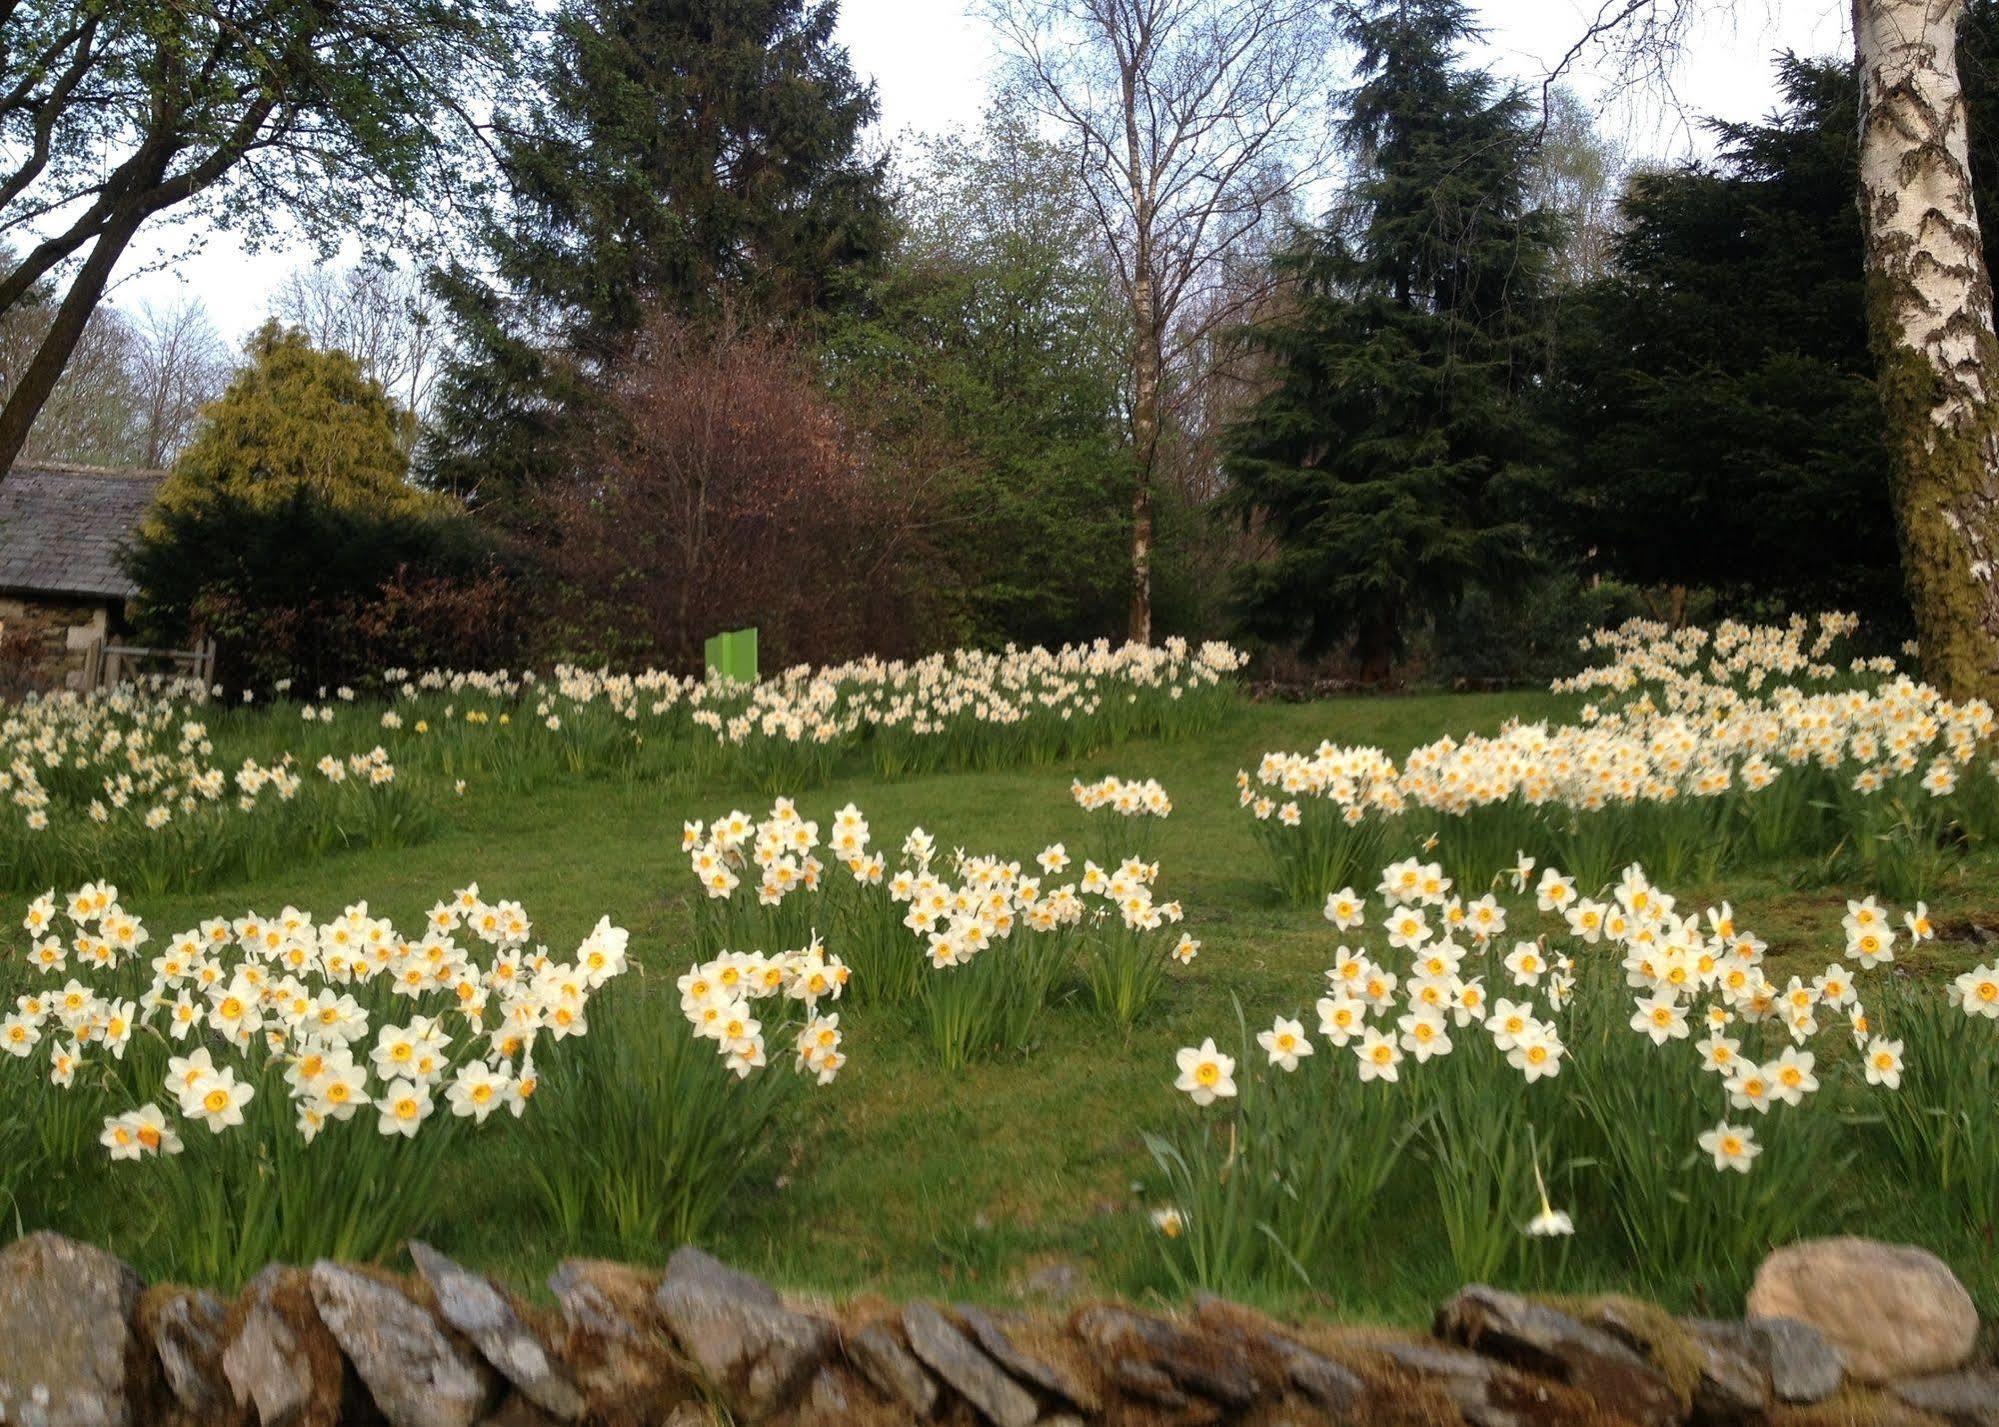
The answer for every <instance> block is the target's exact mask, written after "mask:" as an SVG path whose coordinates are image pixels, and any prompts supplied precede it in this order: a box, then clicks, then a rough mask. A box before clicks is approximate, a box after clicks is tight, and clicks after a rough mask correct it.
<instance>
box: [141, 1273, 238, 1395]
mask: <svg viewBox="0 0 1999 1427" xmlns="http://www.w3.org/2000/svg"><path fill="white" fill-rule="evenodd" d="M228 1316H229V1314H228V1309H227V1308H225V1307H224V1306H223V1303H222V1300H221V1299H219V1298H217V1297H216V1296H215V1295H214V1294H212V1293H203V1292H201V1291H199V1290H194V1289H190V1290H183V1291H181V1292H179V1293H175V1294H173V1295H172V1296H171V1297H168V1298H164V1299H161V1300H159V1301H157V1302H154V1303H150V1304H147V1305H145V1306H143V1307H142V1308H141V1310H140V1321H141V1322H142V1323H143V1324H144V1325H145V1329H146V1335H147V1336H148V1337H149V1338H151V1339H152V1341H153V1354H154V1356H156V1357H157V1358H158V1359H159V1360H160V1375H161V1376H162V1377H164V1378H165V1379H166V1384H167V1390H168V1391H169V1392H171V1393H172V1394H173V1395H174V1400H175V1401H176V1402H178V1403H179V1404H180V1405H181V1406H182V1407H184V1408H186V1409H187V1410H188V1411H189V1412H193V1413H196V1414H205V1415H212V1414H214V1413H216V1412H219V1411H220V1410H222V1408H223V1406H224V1405H225V1403H226V1401H227V1397H228V1394H227V1390H226V1389H225V1387H224V1385H223V1384H222V1383H221V1382H220V1381H219V1380H218V1378H217V1373H218V1372H219V1370H220V1367H221V1358H222V1330H223V1327H224V1320H225V1319H227V1317H228Z"/></svg>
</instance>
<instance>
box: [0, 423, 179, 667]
mask: <svg viewBox="0 0 1999 1427" xmlns="http://www.w3.org/2000/svg"><path fill="white" fill-rule="evenodd" d="M165 478H166V473H165V472H164V471H144V470H109V469H106V468H104V467H99V466H72V465H64V464H59V463H56V462H41V463H37V464H35V465H21V466H16V467H15V468H14V469H13V471H12V472H11V473H9V475H8V476H7V478H6V479H5V480H4V481H0V682H5V683H20V684H27V685H30V686H40V687H57V688H61V687H65V686H67V687H71V688H76V687H82V686H84V685H85V684H87V683H90V682H95V677H96V674H97V671H98V670H99V668H100V667H101V659H102V651H103V648H104V646H105V644H106V642H107V641H108V639H109V638H110V637H111V636H113V635H115V634H117V633H118V632H119V631H121V630H122V629H123V627H124V622H125V605H126V601H128V600H129V599H130V598H131V597H132V595H133V594H134V593H135V590H134V588H133V585H132V582H131V580H130V579H128V578H127V577H126V575H125V572H124V570H123V569H121V568H120V567H119V553H120V551H121V549H122V548H123V546H124V545H125V543H126V542H127V541H129V540H130V539H131V538H132V537H133V535H134V534H135V533H136V532H137V531H138V528H139V522H140V521H141V520H142V519H143V518H144V517H145V514H146V512H147V510H148V509H150V508H151V506H152V503H153V497H154V495H155V493H156V492H157V491H158V490H159V485H160V482H161V481H162V480H164V479H165Z"/></svg>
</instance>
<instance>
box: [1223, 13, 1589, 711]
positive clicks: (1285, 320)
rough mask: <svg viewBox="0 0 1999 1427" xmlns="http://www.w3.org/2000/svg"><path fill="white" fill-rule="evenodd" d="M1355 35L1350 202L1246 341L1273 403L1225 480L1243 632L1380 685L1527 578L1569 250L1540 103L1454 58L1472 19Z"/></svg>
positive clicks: (1392, 18)
mask: <svg viewBox="0 0 1999 1427" xmlns="http://www.w3.org/2000/svg"><path fill="white" fill-rule="evenodd" d="M1347 28H1348V32H1349V38H1350V39H1351V40H1352V42H1353V43H1354V45H1355V46H1356V48H1357V50H1358V52H1359V61H1360V68H1359V72H1360V75H1361V83H1360V84H1359V85H1358V87H1356V88H1355V89H1354V90H1353V91H1352V92H1351V93H1350V94H1349V95H1348V96H1347V109H1348V112H1347V117H1346V118H1345V119H1344V121H1343V122H1342V133H1341V137H1342V139H1343V141H1344V143H1345V145H1346V147H1347V148H1348V150H1349V152H1350V154H1351V156H1352V159H1353V162H1354V165H1355V169H1356V180H1355V183H1354V186H1353V189H1352V193H1351V197H1350V199H1349V200H1348V201H1347V202H1346V203H1345V204H1344V205H1342V206H1341V207H1340V208H1339V209H1337V210H1336V211H1335V212H1334V213H1333V214H1332V215H1330V217H1329V218H1328V219H1327V221H1326V222H1325V223H1324V224H1323V225H1322V226H1321V227H1320V228H1319V229H1318V230H1317V231H1314V232H1312V233H1309V234H1307V235H1305V236H1304V237H1303V238H1302V239H1301V241H1300V242H1299V243H1298V244H1297V245H1296V246H1295V248H1294V249H1293V250H1291V251H1290V252H1289V253H1288V254H1286V255H1285V256H1284V257H1283V258H1282V259H1281V265H1282V268H1283V270H1284V273H1285V275H1286V276H1287V277H1288V278H1289V279H1290V288H1289V291H1288V293H1287V295H1286V299H1285V301H1284V302H1283V304H1282V305H1281V306H1280V308H1279V310H1278V312H1277V314H1276V315H1275V316H1274V317H1272V318H1271V319H1269V320H1267V321H1266V322H1264V323H1263V324H1261V325H1260V326H1258V327H1257V328H1255V329H1253V330H1252V331H1251V332H1250V333H1249V340H1250V341H1251V342H1252V343H1253V345H1254V346H1255V347H1256V348H1257V349H1258V350H1260V351H1261V352H1263V353H1264V354H1266V355H1267V356H1268V358H1269V359H1270V361H1271V363H1272V368H1273V370H1272V373H1271V376H1272V381H1273V386H1272V389H1271V390H1270V392H1269V393H1268V394H1267V395H1266V396H1265V397H1264V398H1263V399H1262V400H1260V401H1259V402H1257V403H1256V404H1255V405H1254V406H1253V407H1252V408H1251V409H1250V411H1249V413H1248V414H1247V415H1246V416H1245V417H1244V418H1243V419H1242V420H1241V421H1240V422H1239V423H1237V425H1236V426H1235V427H1234V428H1233V429H1232V430H1231V432H1230V435H1229V441H1228V456H1227V461H1226V469H1227V472H1228V475H1229V478H1230V481H1231V486H1232V489H1231V493H1230V497H1229V499H1230V502H1231V503H1232V505H1233V507H1234V509H1235V510H1236V511H1237V512H1238V513H1239V514H1240V515H1241V516H1242V518H1243V519H1244V520H1245V521H1246V522H1247V523H1248V524H1249V525H1250V526H1251V527H1252V528H1253V529H1255V530H1257V531H1258V532H1259V533H1260V534H1261V535H1262V536H1263V537H1264V538H1265V540H1266V541H1267V543H1268V544H1269V546H1270V553H1269V554H1268V555H1267V556H1266V557H1264V558H1262V559H1259V560H1256V561H1253V562H1252V563H1249V564H1247V565H1246V566H1245V567H1244V568H1243V569H1242V570H1241V571H1239V584H1238V590H1237V600H1238V613H1239V616H1240V618H1241V620H1242V623H1243V625H1244V627H1245V629H1246V630H1247V631H1248V632H1250V633H1253V634H1256V635H1260V636H1263V637H1265V638H1270V639H1276V640H1289V639H1294V638H1297V639H1301V640H1302V645H1303V650H1304V652H1306V653H1308V654H1316V653H1323V652H1326V651H1330V650H1335V649H1339V648H1343V647H1345V646H1347V645H1348V644H1349V642H1351V645H1352V648H1353V651H1354V654H1355V656H1356V658H1357V659H1358V661H1359V664H1360V667H1361V670H1362V673H1363V676H1364V677H1366V678H1368V679H1371V680H1372V679H1379V678H1381V677H1384V676H1385V675H1386V673H1387V672H1388V668H1389V664H1390V661H1391V660H1392V659H1393V658H1394V657H1395V656H1396V655H1397V654H1398V653H1400V652H1401V651H1402V650H1403V649H1404V647H1405V644H1406V640H1407V637H1408V635H1409V633H1410V632H1411V630H1412V629H1414V628H1415V627H1417V626H1418V625H1419V624H1420V623H1421V622H1422V621H1423V620H1425V619H1426V618H1433V617H1438V616H1442V615H1445V614H1446V613H1447V612H1448V611H1449V610H1450V609H1451V607H1452V606H1453V605H1454V604H1455V603H1456V602H1457V601H1458V599H1459V598H1461V597H1462V595H1463V594H1464V593H1465V591H1466V590H1467V589H1468V588H1469V587H1471V586H1472V585H1473V584H1475V583H1477V582H1480V581H1486V582H1490V581H1494V580H1497V579H1500V578H1502V577H1504V576H1505V575H1506V574H1508V573H1509V572H1511V571H1515V570H1517V569H1519V568H1520V567H1522V566H1523V565H1524V564H1525V563H1526V560H1527V556H1526V549H1525V534H1524V530H1523V528H1522V526H1521V525H1519V524H1518V523H1517V522H1515V521H1512V520H1510V519H1508V518H1506V516H1505V514H1504V511H1503V500H1502V496H1503V495H1504V490H1505V487H1506V485H1507V484H1508V483H1509V482H1511V481H1514V480H1516V479H1518V478H1520V477H1521V476H1523V475H1524V474H1525V473H1526V472H1527V471H1528V470H1531V469H1532V467H1533V466H1534V464H1535V463H1537V462H1538V461H1539V460H1540V459H1541V458H1542V454H1543V448H1544V445H1545V439H1544V436H1543V434H1542V432H1541V430H1540V428H1539V426H1538V424H1537V423H1536V421H1535V420H1534V418H1533V416H1532V414H1531V412H1530V409H1529V405H1528V403H1527V402H1526V401H1525V400H1523V395H1524V393H1525V391H1526V389H1527V388H1528V387H1529V385H1530V384H1531V383H1532V381H1533V379H1534V375H1535V371H1536V368H1537V365H1538V363H1539V362H1540V355H1539V354H1540V351H1541V349H1542V347H1543V339H1542V325H1543V324H1542V316H1541V311H1540V309H1541V306H1542V302H1541V298H1542V296H1543V293H1544V291H1545V289H1546V286H1547V282H1548V271H1549V267H1550V263H1551V259H1552V255H1553V253H1554V251H1555V247H1556V243H1557V240H1558V238H1559V236H1560V234H1559V224H1558V223H1557V222H1556V221H1555V220H1554V219H1553V218H1552V217H1550V216H1549V215H1547V214H1545V213H1544V212H1542V211H1540V210H1537V209H1534V208H1533V207H1531V204H1530V199H1529V196H1528V187H1529V183H1530V181H1531V178H1532V145H1533V131H1532V130H1533V126H1532V117H1531V111H1530V107H1529V105H1528V102H1527V100H1526V99H1525V97H1524V96H1523V95H1522V94H1521V93H1519V92H1518V91H1515V90H1510V89H1501V88H1500V87H1499V86H1498V84H1497V83H1496V82H1495V81H1494V79H1493V78H1492V76H1491V75H1489V74H1488V73H1486V72H1485V71H1483V70H1480V69H1476V68H1472V67H1468V66H1466V65H1464V64H1462V63H1461V61H1460V60H1459V58H1458V52H1459V50H1460V48H1461V47H1462V46H1464V45H1466V44H1467V43H1469V42H1471V41H1472V40H1474V39H1475V38H1476V34H1477V32H1476V30H1475V28H1474V27H1473V25H1472V23H1471V20H1470V17H1469V14H1468V12H1467V8H1466V6H1465V5H1464V4H1462V3H1460V0H1376V3H1374V4H1372V5H1371V6H1369V7H1368V8H1367V9H1366V10H1365V11H1364V12H1363V13H1361V14H1360V15H1358V16H1356V17H1355V18H1354V19H1352V20H1351V21H1349V23H1348V27H1347Z"/></svg>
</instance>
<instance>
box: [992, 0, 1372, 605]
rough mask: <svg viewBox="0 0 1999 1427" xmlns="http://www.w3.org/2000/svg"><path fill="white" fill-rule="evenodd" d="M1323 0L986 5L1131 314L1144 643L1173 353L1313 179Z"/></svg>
mask: <svg viewBox="0 0 1999 1427" xmlns="http://www.w3.org/2000/svg"><path fill="white" fill-rule="evenodd" d="M1343 8H1344V7H1342V6H1340V5H1337V4H1329V3H1326V0H985V12H986V14H987V17H988V18H989V19H990V20H991V22H992V23H993V25H994V26H995V28H996V29H997V31H998V32H999V34H1000V36H1001V39H1002V41H1003V43H1004V44H1005V46H1006V47H1007V49H1008V50H1009V51H1010V53H1011V60H1012V69H1013V73H1012V75H1011V76H1010V78H1011V82H1012V84H1013V86H1014V87H1015V88H1016V89H1017V91H1018V92H1019V93H1020V94H1021V95H1022V96H1024V97H1025V98H1026V99H1027V100H1028V101H1029V102H1030V103H1031V104H1033V105H1034V106H1035V107H1036V108H1037V109H1038V110H1039V111H1040V113H1041V114H1042V115H1044V116H1045V117H1046V118H1047V119H1048V120H1049V121H1050V122H1051V123H1052V124H1054V125H1055V126H1057V127H1058V128H1059V129H1060V130H1062V131H1064V132H1065V133H1066V136H1067V138H1068V140H1069V141H1070V143H1071V144H1072V145H1073V151H1074V153H1075V156H1076V161H1077V163H1078V165H1079V169H1080V173H1081V176H1082V179H1083V184H1084V191H1085V193H1086V194H1087V196H1088V199H1089V204H1090V210H1091V217H1092V218H1093V219H1094V221H1095V223H1096V225H1097V227H1098V228H1099V229H1100V230H1101V232H1102V234H1103V237H1104V241H1105V245H1106V248H1107V250H1108V252H1109V254H1110V258H1111V262H1112V264H1113V267H1114V269H1115V274H1116V281H1117V286H1118V289H1119V291H1120V294H1121V296H1122V298H1123V300H1124V302H1125V304H1126V305H1127V307H1128V308H1129V310H1130V342H1131V352H1130V389H1129V391H1128V393H1127V413H1126V421H1127V426H1128V437H1129V442H1130V447H1131V463H1132V481H1131V611H1130V618H1129V622H1128V634H1129V637H1130V638H1132V639H1134V640H1150V639H1151V637H1152V555H1153V492H1154V484H1155V478H1156V476H1157V474H1158V470H1159V465H1160V448H1161V442H1162V440H1163V439H1164V436H1165V432H1164V430H1163V428H1164V426H1165V424H1166V423H1165V413H1166V409H1167V402H1168V395H1169V393H1168V384H1169V383H1170V382H1171V380H1172V379H1173V376H1174V367H1175V360H1176V358H1177V357H1178V356H1179V355H1180V354H1182V353H1184V352H1187V351H1191V350H1193V349H1195V348H1196V347H1198V346H1199V344H1200V343H1201V341H1202V339H1203V338H1204V337H1205V336H1207V335H1208V334H1209V333H1211V332H1213V331H1214V330H1215V329H1216V327H1217V326H1218V325H1220V324H1222V323H1225V322H1228V321H1230V320H1232V319H1233V317H1234V315H1235V311H1236V308H1235V306H1234V305H1233V304H1232V303H1229V302H1209V301H1203V300H1201V299H1202V298H1203V297H1204V295H1205V294H1207V293H1208V291H1209V289H1210V288H1211V287H1216V286H1217V285H1219V283H1220V282H1221V280H1222V278H1223V277H1224V275H1225V274H1226V259H1227V258H1228V256H1229V254H1230V253H1231V252H1232V251H1234V249H1235V248H1236V246H1237V244H1238V243H1240V242H1241V241H1243V240H1244V239H1245V238H1247V237H1249V236H1250V235H1252V234H1255V233H1256V232H1257V231H1258V230H1259V228H1261V227H1262V226H1263V225H1264V223H1265V220H1266V218H1267V217H1268V216H1269V215H1270V214H1271V213H1273V212H1274V211H1276V210H1278V209H1279V208H1280V207H1281V206H1283V205H1284V204H1285V203H1286V202H1287V201H1288V200H1289V199H1290V198H1291V197H1292V195H1293V194H1294V193H1295V192H1296V191H1297V190H1298V188H1299V187H1300V185H1301V184H1303V183H1306V182H1308V181H1309V180H1310V178H1311V177H1312V176H1314V175H1315V174H1316V172H1317V171H1318V169H1319V167H1320V165H1321V163H1322V162H1323V160H1324V157H1325V144H1326V135H1327V132H1328V126H1327V125H1326V124H1325V123H1324V122H1323V119H1324V114H1325V101H1326V100H1327V98H1328V97H1329V96H1328V94H1327V92H1326V83H1325V81H1326V75H1327V70H1328V60H1329V55H1330V51H1331V47H1332V40H1333V34H1332V23H1333V21H1334V19H1336V18H1337V16H1338V15H1339V14H1340V13H1341V11H1342V10H1343Z"/></svg>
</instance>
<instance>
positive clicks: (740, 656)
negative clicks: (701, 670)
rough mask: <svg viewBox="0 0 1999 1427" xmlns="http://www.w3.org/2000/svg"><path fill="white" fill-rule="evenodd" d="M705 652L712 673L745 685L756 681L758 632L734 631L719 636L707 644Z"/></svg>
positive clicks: (748, 630)
mask: <svg viewBox="0 0 1999 1427" xmlns="http://www.w3.org/2000/svg"><path fill="white" fill-rule="evenodd" d="M704 650H705V654H706V657H707V661H708V668H709V670H710V671H711V672H713V673H717V674H720V675H722V677H724V678H726V679H737V680H741V681H742V682H744V683H749V682H752V681H754V680H755V679H756V677H757V632H756V630H754V629H732V630H730V631H728V632H727V633H725V634H718V635H716V636H715V637H714V638H712V639H710V640H709V641H708V642H707V644H706V646H705V647H704Z"/></svg>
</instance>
